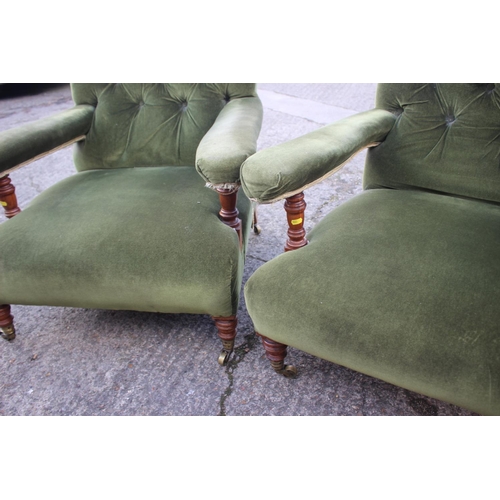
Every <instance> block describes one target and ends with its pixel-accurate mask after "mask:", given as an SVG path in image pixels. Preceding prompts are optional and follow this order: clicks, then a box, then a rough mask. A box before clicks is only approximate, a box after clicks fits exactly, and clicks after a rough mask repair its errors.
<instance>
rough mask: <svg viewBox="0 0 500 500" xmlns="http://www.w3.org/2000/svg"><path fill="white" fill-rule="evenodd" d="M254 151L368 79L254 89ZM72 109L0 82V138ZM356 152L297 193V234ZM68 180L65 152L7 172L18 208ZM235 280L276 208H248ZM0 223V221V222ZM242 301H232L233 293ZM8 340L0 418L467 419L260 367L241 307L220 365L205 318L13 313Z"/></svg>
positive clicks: (358, 161) (366, 88)
mask: <svg viewBox="0 0 500 500" xmlns="http://www.w3.org/2000/svg"><path fill="white" fill-rule="evenodd" d="M258 88H259V94H260V96H261V98H262V101H263V104H264V108H265V109H264V123H263V127H262V132H261V135H260V140H259V144H258V147H259V149H262V148H265V147H269V146H272V145H274V144H278V143H280V142H283V141H286V140H289V139H292V138H294V137H297V136H299V135H302V134H304V133H307V132H310V131H312V130H314V129H316V128H318V127H320V126H322V125H325V124H327V123H330V122H332V121H334V120H337V119H340V118H343V117H345V116H348V115H350V114H353V113H355V112H359V111H364V110H367V109H369V108H371V107H372V105H373V102H374V96H375V84H259V86H258ZM71 106H72V100H71V94H70V89H69V85H67V84H52V85H37V86H33V85H16V86H13V85H4V86H0V131H1V130H6V129H9V128H12V127H15V126H18V125H22V124H24V123H28V122H30V121H32V120H35V119H38V118H41V117H44V116H49V115H51V114H53V113H55V112H58V111H62V110H64V109H67V108H69V107H71ZM363 161H364V155H363V154H361V155H358V156H357V157H356V158H355V159H354V160H353V161H352V162H351V163H350V164H348V165H347V166H346V167H345V168H344V169H343V170H342V171H341V172H339V173H337V174H336V175H334V176H332V177H330V178H328V179H327V180H325V181H324V182H323V183H321V184H320V185H318V186H315V187H312V188H310V189H308V190H307V192H306V201H307V203H308V209H307V213H306V229H310V228H311V227H312V226H313V225H314V224H315V223H316V222H317V221H318V220H319V219H320V218H321V217H322V216H324V215H325V214H326V213H328V212H329V211H330V210H331V209H332V208H333V207H335V206H337V205H339V204H340V203H342V202H344V201H346V200H347V199H349V198H350V197H352V196H353V195H354V194H356V193H358V192H359V191H360V189H361V176H362V169H363ZM73 173H74V169H73V166H72V153H71V149H70V148H68V149H65V150H62V151H59V152H57V153H54V154H53V155H51V156H49V157H46V158H43V159H41V160H39V161H37V162H35V163H32V164H30V165H28V166H26V167H24V168H22V169H20V170H18V171H16V172H14V173H13V174H11V179H12V181H13V183H14V185H15V186H16V189H17V195H18V200H19V204H20V207H21V208H23V207H24V206H26V204H27V203H28V202H29V201H30V200H31V199H32V198H33V197H34V196H36V195H37V194H39V193H40V192H42V191H43V190H44V189H46V188H47V187H49V186H50V185H52V184H54V183H55V182H57V181H58V180H60V179H62V178H64V177H67V176H69V175H71V174H73ZM258 213H259V224H260V225H261V226H262V234H261V235H260V236H257V235H253V234H252V236H251V239H250V243H249V248H248V258H247V261H246V265H245V275H244V280H246V279H247V278H248V277H249V276H250V275H251V274H252V273H253V272H254V271H255V270H256V269H257V268H258V267H259V266H261V265H262V264H263V263H264V262H266V261H268V260H270V259H272V258H273V257H274V256H276V255H278V254H280V253H281V252H282V247H283V244H284V239H285V234H286V219H285V216H284V211H283V208H282V203H277V204H274V205H265V206H261V207H259V212H258ZM4 220H5V217H4V216H3V214H2V215H1V216H0V222H3V221H4ZM242 295H243V294H242ZM12 313H13V315H14V316H15V323H16V329H17V337H16V339H15V340H14V341H13V342H6V341H4V340H2V341H1V342H0V370H1V373H2V376H1V379H0V415H213V416H215V415H474V414H473V413H471V412H468V411H466V410H463V409H461V408H458V407H456V406H453V405H449V404H446V403H443V402H440V401H436V400H433V399H431V398H427V397H425V396H421V395H419V394H415V393H413V392H410V391H407V390H404V389H401V388H398V387H395V386H393V385H390V384H387V383H385V382H382V381H380V380H377V379H374V378H371V377H368V376H365V375H363V374H360V373H357V372H354V371H352V370H349V369H347V368H343V367H341V366H337V365H334V364H332V363H329V362H327V361H323V360H321V359H318V358H315V357H313V356H310V355H308V354H305V353H303V352H300V351H297V350H295V349H289V356H288V358H287V361H288V362H291V363H293V364H295V366H296V367H297V369H298V373H299V375H298V377H297V378H296V379H293V380H292V379H285V378H284V377H281V376H278V375H276V374H275V373H274V372H273V370H272V369H271V368H270V366H269V363H268V361H267V359H266V358H265V357H264V351H263V349H262V347H261V345H260V342H258V341H257V339H256V337H255V335H254V333H253V329H252V323H251V320H250V318H249V316H248V314H247V313H246V310H245V304H244V300H242V302H241V305H240V310H239V316H238V317H239V327H238V335H237V339H236V346H237V347H236V350H235V354H234V355H233V357H232V360H231V361H230V362H229V364H228V366H226V367H220V366H219V365H218V364H217V357H218V354H219V352H220V348H221V344H220V341H219V339H218V336H217V333H216V329H215V326H214V324H213V322H212V320H211V319H210V318H209V317H208V316H192V315H183V314H175V315H167V314H150V313H140V312H127V311H107V310H84V309H71V308H56V307H36V306H13V307H12Z"/></svg>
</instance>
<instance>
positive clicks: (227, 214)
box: [217, 188, 243, 248]
mask: <svg viewBox="0 0 500 500" xmlns="http://www.w3.org/2000/svg"><path fill="white" fill-rule="evenodd" d="M217 193H219V201H220V205H221V209H220V212H219V215H220V218H221V219H222V222H224V224H226V225H228V226H229V227H232V228H233V229H234V230H235V231H236V232H237V233H238V238H239V240H240V248H241V247H242V246H243V231H242V225H241V220H240V219H239V218H238V215H239V212H238V209H237V208H236V202H237V200H238V188H236V189H223V188H217Z"/></svg>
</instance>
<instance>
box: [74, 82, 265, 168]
mask: <svg viewBox="0 0 500 500" xmlns="http://www.w3.org/2000/svg"><path fill="white" fill-rule="evenodd" d="M71 91H72V95H73V100H74V101H75V104H90V105H92V106H94V107H95V113H94V119H93V122H92V125H91V128H90V130H89V132H88V133H87V137H86V139H85V140H84V141H81V142H79V143H78V144H77V145H76V147H75V151H74V160H75V166H76V169H77V170H78V171H83V170H89V169H102V168H121V167H145V166H186V165H192V166H194V164H195V155H196V148H197V147H198V144H199V143H200V141H201V139H202V138H203V136H204V135H205V134H206V133H207V131H208V130H209V128H210V127H211V126H212V125H213V123H214V121H215V119H216V118H217V116H218V114H219V113H220V111H221V110H222V108H223V107H224V106H225V105H226V104H227V103H228V102H229V101H231V100H233V99H239V98H244V97H256V96H257V91H256V85H255V84H253V83H252V84H246V83H241V84H235V83H213V84H209V83H204V84H199V83H156V84H148V83H133V84H128V83H107V84H106V83H105V84H72V86H71Z"/></svg>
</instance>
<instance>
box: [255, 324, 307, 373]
mask: <svg viewBox="0 0 500 500" xmlns="http://www.w3.org/2000/svg"><path fill="white" fill-rule="evenodd" d="M255 333H256V334H257V335H258V336H259V337H260V338H261V339H262V345H263V346H264V349H265V350H266V357H267V359H268V360H269V361H270V362H271V366H272V367H273V368H274V371H275V372H276V373H279V374H281V375H283V376H285V377H287V378H294V377H295V376H296V375H297V369H296V368H295V366H293V365H285V358H286V354H287V352H286V350H287V347H288V346H286V345H285V344H280V343H279V342H275V341H274V340H271V339H269V338H267V337H264V336H263V335H261V334H260V333H258V332H255Z"/></svg>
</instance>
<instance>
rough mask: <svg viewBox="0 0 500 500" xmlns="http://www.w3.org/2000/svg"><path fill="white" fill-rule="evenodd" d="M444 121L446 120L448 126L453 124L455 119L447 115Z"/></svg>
mask: <svg viewBox="0 0 500 500" xmlns="http://www.w3.org/2000/svg"><path fill="white" fill-rule="evenodd" d="M445 120H446V125H448V126H450V125H453V124H454V123H455V121H456V118H455V117H454V116H453V115H448V116H446V118H445Z"/></svg>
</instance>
